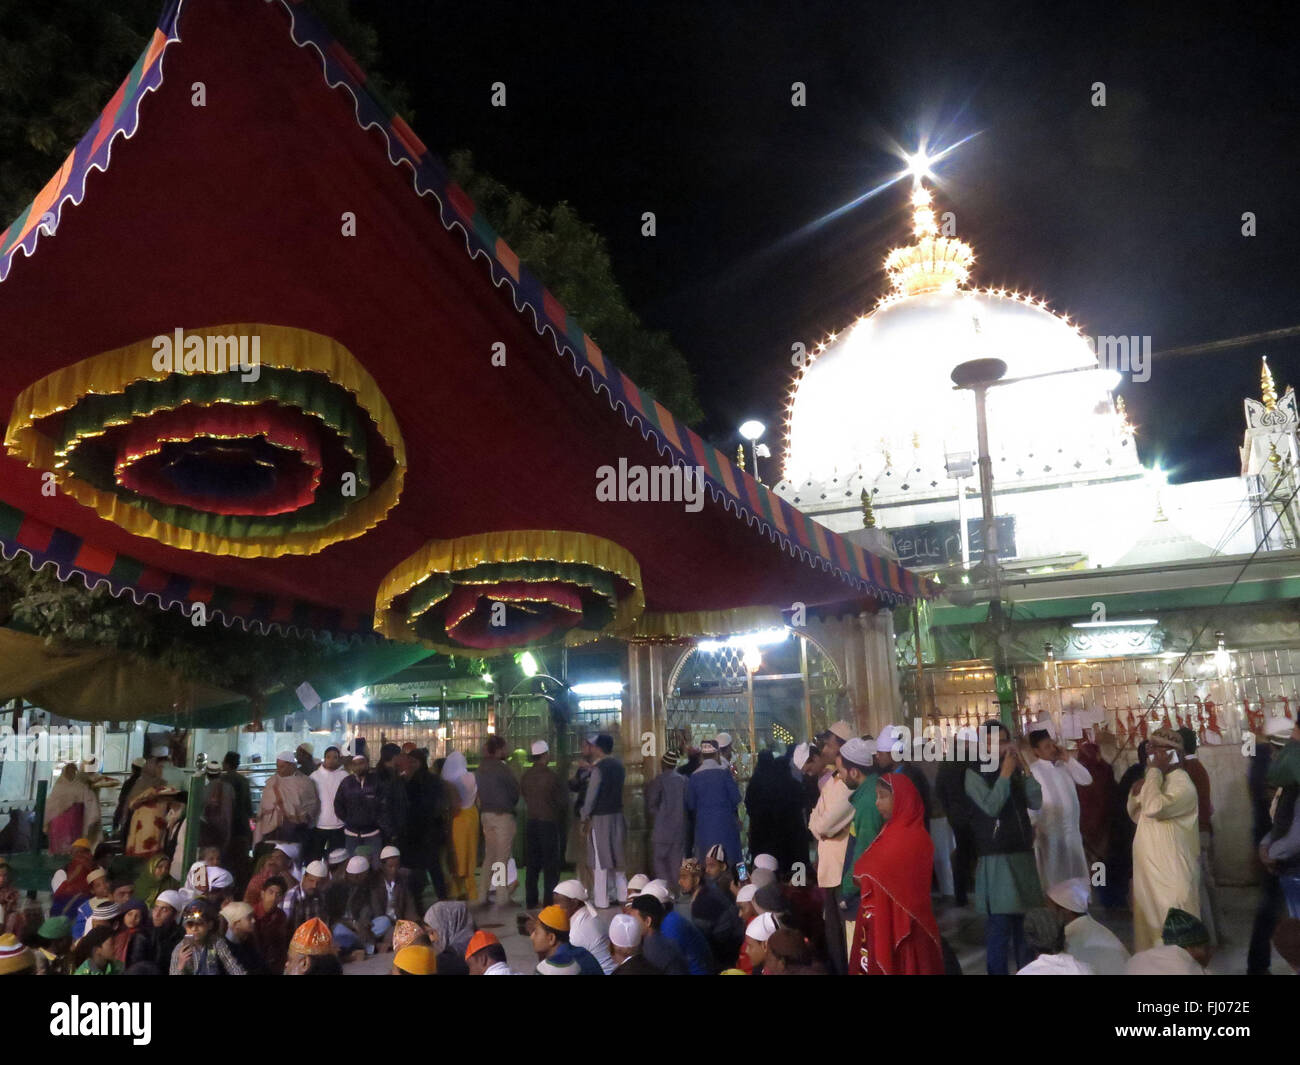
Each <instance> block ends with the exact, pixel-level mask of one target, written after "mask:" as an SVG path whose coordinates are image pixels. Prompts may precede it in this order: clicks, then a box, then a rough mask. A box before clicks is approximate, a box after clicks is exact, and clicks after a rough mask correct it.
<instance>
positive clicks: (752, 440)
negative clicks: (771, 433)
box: [740, 418, 771, 484]
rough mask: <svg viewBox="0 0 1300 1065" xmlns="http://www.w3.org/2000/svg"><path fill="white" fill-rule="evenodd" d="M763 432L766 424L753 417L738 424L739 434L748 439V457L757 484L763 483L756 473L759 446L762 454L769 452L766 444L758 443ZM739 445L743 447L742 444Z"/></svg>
mask: <svg viewBox="0 0 1300 1065" xmlns="http://www.w3.org/2000/svg"><path fill="white" fill-rule="evenodd" d="M765 432H767V426H766V425H764V424H763V423H762V422H760V421H758V420H756V419H754V418H750V419H749V421H747V422H742V423H741V425H740V435H741V436H743V437H744V438H745V439H746V440H748V441H749V453H750V456H749V457H750V461H751V462H752V463H753V464H754V480H756V481H757V482H758V483H759V484H762V483H763V478H762V477H760V476H759V475H758V456H759V451H760V448H761V449H762V454H763V455H765V456H766V455H770V454H771V452H770V451H768V449H767V445H766V444H760V443H758V440H759V438H760V437H761V436H762V435H763V434H764V433H765ZM741 446H742V447H743V446H744V445H743V444H742V445H741Z"/></svg>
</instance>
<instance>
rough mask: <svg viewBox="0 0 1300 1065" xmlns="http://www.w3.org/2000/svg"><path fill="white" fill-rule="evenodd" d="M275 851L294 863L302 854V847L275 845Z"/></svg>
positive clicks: (289, 844) (294, 844)
mask: <svg viewBox="0 0 1300 1065" xmlns="http://www.w3.org/2000/svg"><path fill="white" fill-rule="evenodd" d="M275 849H276V850H278V851H279V852H280V853H281V854H283V855H284V856H285V857H286V858H288V859H289V861H291V862H296V861H297V860H298V856H299V855H300V854H302V847H301V846H300V845H299V844H297V843H277V844H276V845H275Z"/></svg>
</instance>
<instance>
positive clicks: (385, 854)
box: [379, 847, 402, 862]
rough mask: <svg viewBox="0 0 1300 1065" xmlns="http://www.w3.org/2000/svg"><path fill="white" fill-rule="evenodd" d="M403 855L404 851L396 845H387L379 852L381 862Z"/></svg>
mask: <svg viewBox="0 0 1300 1065" xmlns="http://www.w3.org/2000/svg"><path fill="white" fill-rule="evenodd" d="M401 856H402V852H401V851H399V850H398V849H397V848H396V847H385V848H384V849H383V850H381V851H380V852H379V860H380V861H381V862H382V861H384V859H386V858H400V857H401Z"/></svg>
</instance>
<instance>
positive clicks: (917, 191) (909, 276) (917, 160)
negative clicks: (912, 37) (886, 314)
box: [782, 146, 1135, 482]
mask: <svg viewBox="0 0 1300 1065" xmlns="http://www.w3.org/2000/svg"><path fill="white" fill-rule="evenodd" d="M954 147H955V146H954ZM951 150H952V149H951V148H950V149H946V150H944V151H942V152H939V153H937V154H934V155H931V154H927V153H926V152H925V151H924V150H922V151H920V152H917V153H916V154H914V155H910V156H907V163H908V166H907V169H906V170H905V171H904V172H903V173H902V174H900V175H899V178H898V179H902V178H905V177H908V176H910V177H911V178H912V193H911V197H910V203H911V206H912V233H913V236H914V238H915V241H914V242H913V243H912V244H911V245H908V246H904V247H898V248H892V249H891V250H890V251H889V252H888V253H887V254H886V256H885V259H884V268H885V272H886V275H887V276H888V277H889V279H890V283H891V287H890V290H889V291H888V292H886V293H884V294H882V295H881V296H880V297H879V298H878V299H877V300H876V302H875V305H874V306H873V307H872V309H871V310H870V311H868V312H866V313H863V314H860V315H859V316H858V317H857V318H856V319H855V320H854V321H853V322H852V323H851V324H850V325H849V326H847V327H843V328H841V329H838V330H835V331H832V332H829V333H827V334H826V335H824V336H823V338H822V339H821V340H819V341H818V342H817V343H816V344H815V345H814V346H813V347H812V349H811V350H809V351H807V352H806V354H805V357H804V358H803V359H802V360H801V364H800V365H799V367H798V369H797V370H796V371H795V373H794V375H793V379H792V381H791V385H790V388H789V390H788V392H787V393H786V396H785V404H784V416H783V423H784V425H783V427H784V435H785V454H784V456H783V463H782V477H783V479H784V480H785V481H787V482H790V481H792V479H793V476H794V472H795V471H793V469H792V464H791V453H792V436H793V428H794V427H793V420H794V410H795V400H796V398H797V397H798V394H799V389H800V387H801V386H802V385H803V382H804V379H805V378H806V377H807V375H808V373H809V371H810V370H811V369H812V367H813V366H814V365H815V363H816V362H817V360H818V359H819V358H820V357H821V356H822V355H824V354H825V353H826V351H827V349H828V348H830V347H832V346H833V345H835V344H836V343H838V342H839V340H840V337H841V334H844V333H852V331H854V330H856V329H859V328H862V327H864V326H866V325H867V324H869V323H870V322H871V321H872V320H873V319H874V317H875V316H876V315H877V314H878V313H879V312H880V311H882V310H885V309H886V308H888V307H891V306H893V305H895V304H898V303H901V302H903V301H905V300H908V299H912V298H914V297H916V296H920V295H926V294H928V293H935V292H940V293H949V294H956V293H960V294H969V295H971V296H976V297H988V298H996V299H1000V300H1008V301H1011V302H1013V303H1017V304H1023V305H1025V306H1027V307H1033V308H1036V309H1039V310H1042V311H1044V312H1046V313H1047V314H1050V315H1052V316H1053V317H1054V318H1056V319H1057V320H1058V321H1060V322H1062V323H1063V324H1064V325H1066V326H1067V327H1069V328H1070V329H1072V330H1073V332H1074V334H1075V336H1077V337H1078V338H1080V339H1081V340H1083V339H1085V338H1084V333H1083V330H1082V328H1081V327H1080V325H1079V324H1078V323H1077V322H1074V321H1072V320H1071V318H1070V316H1069V315H1068V314H1061V313H1058V312H1056V311H1054V310H1053V309H1052V307H1051V306H1050V304H1049V303H1048V300H1047V299H1046V298H1045V297H1042V296H1037V295H1034V294H1033V293H1029V292H1021V291H1020V290H1019V289H1016V288H1007V287H1006V286H997V287H994V286H987V287H980V286H976V287H969V285H968V282H969V278H970V267H971V266H972V265H973V264H974V262H975V261H976V256H975V253H974V251H973V249H972V248H971V246H970V245H969V244H967V243H965V242H964V241H960V240H957V239H956V238H955V237H947V236H942V235H940V231H939V223H938V220H937V218H936V213H935V208H934V199H933V193H932V192H931V190H930V189H929V188H927V187H926V186H925V179H926V178H933V176H934V175H933V173H932V167H933V166H934V164H935V163H936V162H937V161H938V159H940V158H942V157H943V156H944V155H946V154H948V152H949V151H951ZM896 180H897V179H896ZM1117 413H1118V414H1119V417H1120V420H1121V424H1122V426H1123V429H1124V431H1125V432H1126V433H1128V434H1129V435H1132V434H1133V432H1134V431H1135V430H1133V427H1132V426H1131V423H1129V421H1128V417H1127V413H1126V412H1125V411H1123V410H1118V411H1117Z"/></svg>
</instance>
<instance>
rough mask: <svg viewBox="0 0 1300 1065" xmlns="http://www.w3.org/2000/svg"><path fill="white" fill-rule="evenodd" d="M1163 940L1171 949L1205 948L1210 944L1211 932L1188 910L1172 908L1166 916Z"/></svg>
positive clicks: (1162, 932)
mask: <svg viewBox="0 0 1300 1065" xmlns="http://www.w3.org/2000/svg"><path fill="white" fill-rule="evenodd" d="M1160 936H1161V938H1162V939H1163V940H1164V941H1165V943H1166V945H1168V946H1171V947H1203V946H1205V945H1206V944H1208V943H1209V942H1210V930H1209V929H1208V928H1206V927H1205V925H1204V924H1202V923H1201V920H1200V918H1198V917H1193V916H1192V915H1191V914H1190V913H1188V912H1187V911H1186V910H1180V909H1178V907H1176V906H1175V907H1172V908H1171V909H1170V910H1169V912H1168V913H1167V914H1166V915H1165V927H1164V929H1163V930H1162V931H1161V934H1160Z"/></svg>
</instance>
